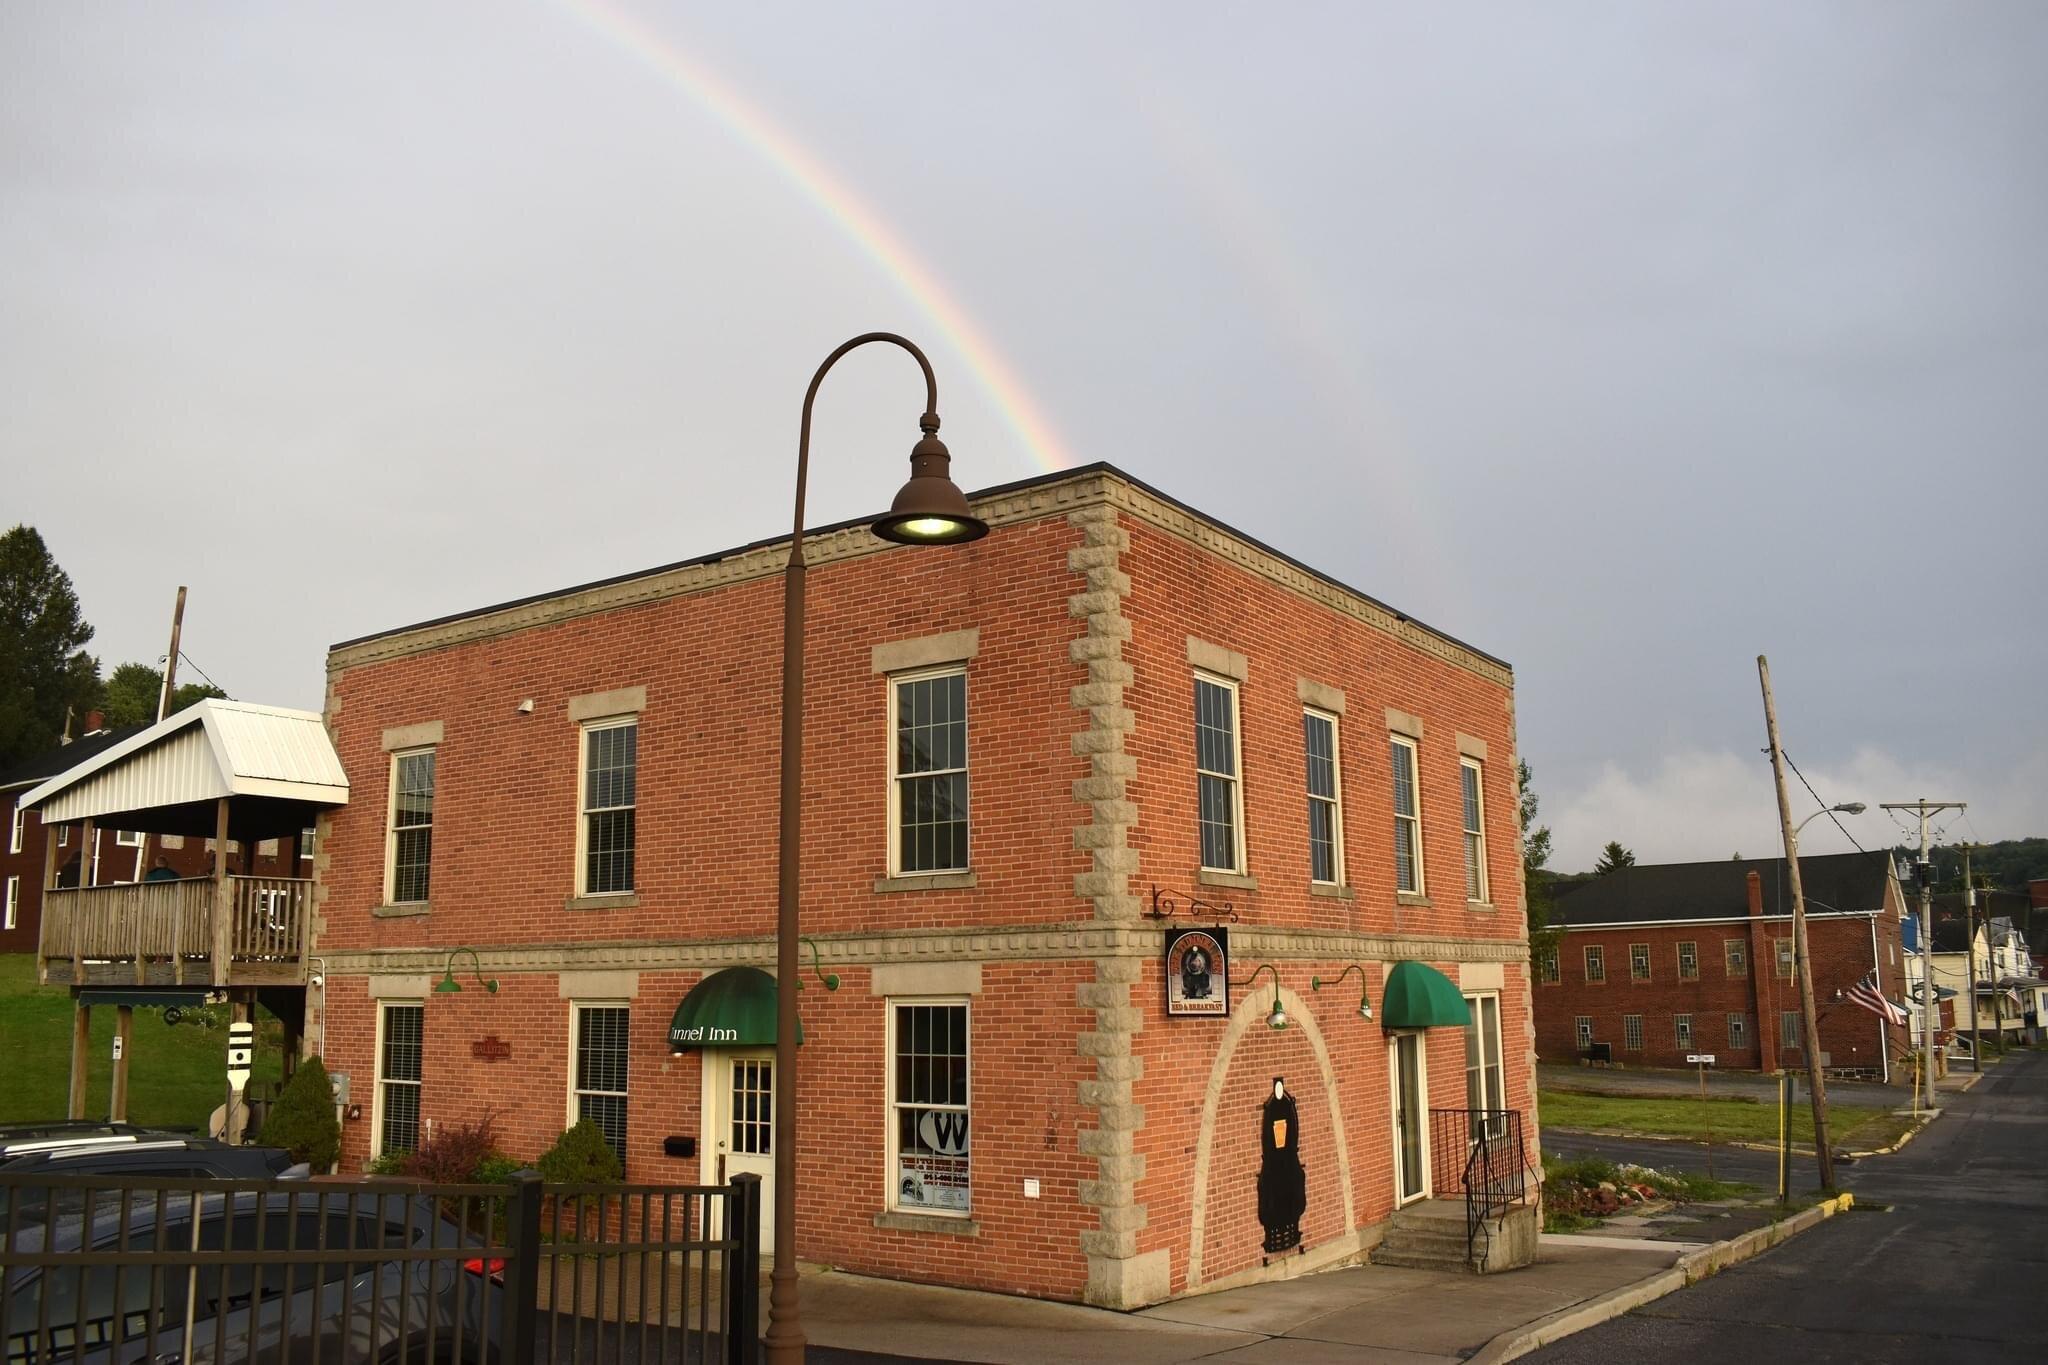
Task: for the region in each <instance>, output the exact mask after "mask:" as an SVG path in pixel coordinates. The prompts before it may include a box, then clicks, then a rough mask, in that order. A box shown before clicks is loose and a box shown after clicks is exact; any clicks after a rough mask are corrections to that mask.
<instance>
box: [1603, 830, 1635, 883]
mask: <svg viewBox="0 0 2048 1365" xmlns="http://www.w3.org/2000/svg"><path fill="white" fill-rule="evenodd" d="M1635 865H1636V855H1635V854H1633V853H1631V852H1629V851H1628V850H1627V849H1625V848H1623V847H1622V846H1621V845H1620V844H1618V843H1616V842H1615V841H1614V840H1612V839H1609V840H1608V841H1607V847H1605V848H1603V849H1601V850H1600V861H1599V862H1597V863H1595V864H1593V871H1594V872H1595V873H1596V874H1598V875H1599V876H1602V877H1604V876H1606V875H1607V874H1608V873H1610V872H1612V871H1614V870H1615V869H1616V868H1620V867H1634V866H1635Z"/></svg>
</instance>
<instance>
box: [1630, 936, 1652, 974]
mask: <svg viewBox="0 0 2048 1365" xmlns="http://www.w3.org/2000/svg"><path fill="white" fill-rule="evenodd" d="M1628 975H1629V980H1631V981H1648V980H1649V979H1650V945H1649V944H1647V943H1631V944H1629V945H1628Z"/></svg>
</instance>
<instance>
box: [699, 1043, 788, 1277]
mask: <svg viewBox="0 0 2048 1365" xmlns="http://www.w3.org/2000/svg"><path fill="white" fill-rule="evenodd" d="M703 1058H704V1061H703V1066H704V1090H705V1094H704V1114H705V1117H706V1118H707V1119H708V1120H709V1123H708V1129H709V1131H708V1132H706V1133H705V1135H704V1179H705V1180H706V1181H707V1182H708V1183H710V1184H714V1185H723V1184H725V1183H726V1182H727V1181H729V1180H731V1179H732V1178H733V1177H734V1176H736V1175H757V1176H759V1177H761V1250H762V1251H763V1252H769V1251H773V1250H774V1249H775V1145H774V1144H775V1053H774V1052H773V1051H758V1052H756V1051H748V1052H739V1051H728V1050H725V1049H721V1048H713V1049H706V1050H705V1052H704V1054H703ZM713 1205H714V1210H715V1211H714V1213H713V1215H712V1216H713V1218H714V1219H717V1218H718V1217H720V1216H721V1214H722V1210H723V1208H724V1201H723V1200H714V1201H713ZM714 1232H715V1233H718V1234H719V1235H722V1232H721V1231H720V1230H719V1229H714Z"/></svg>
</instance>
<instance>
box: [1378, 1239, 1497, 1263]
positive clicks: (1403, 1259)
mask: <svg viewBox="0 0 2048 1365" xmlns="http://www.w3.org/2000/svg"><path fill="white" fill-rule="evenodd" d="M1372 1263H1373V1264H1374V1265H1391V1266H1400V1267H1402V1268H1404V1269H1407V1270H1470V1269H1471V1268H1472V1266H1471V1264H1470V1263H1469V1262H1467V1261H1466V1260H1465V1258H1464V1252H1463V1248H1460V1250H1459V1254H1458V1255H1457V1256H1455V1257H1452V1258H1450V1259H1445V1258H1444V1257H1442V1256H1436V1255H1428V1256H1416V1255H1411V1254H1408V1253H1406V1252H1400V1251H1389V1250H1387V1247H1386V1244H1385V1243H1384V1242H1383V1243H1381V1244H1380V1245H1379V1246H1377V1247H1375V1248H1373V1253H1372Z"/></svg>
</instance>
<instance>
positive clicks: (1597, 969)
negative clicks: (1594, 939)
mask: <svg viewBox="0 0 2048 1365" xmlns="http://www.w3.org/2000/svg"><path fill="white" fill-rule="evenodd" d="M1606 979H1607V950H1606V949H1604V948H1602V947H1601V946H1600V945H1599V944H1597V943H1589V944H1587V945H1586V980H1588V981H1605V980H1606Z"/></svg>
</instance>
